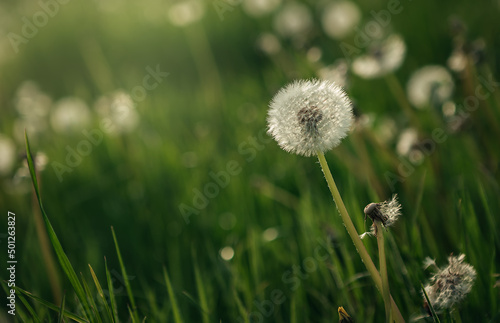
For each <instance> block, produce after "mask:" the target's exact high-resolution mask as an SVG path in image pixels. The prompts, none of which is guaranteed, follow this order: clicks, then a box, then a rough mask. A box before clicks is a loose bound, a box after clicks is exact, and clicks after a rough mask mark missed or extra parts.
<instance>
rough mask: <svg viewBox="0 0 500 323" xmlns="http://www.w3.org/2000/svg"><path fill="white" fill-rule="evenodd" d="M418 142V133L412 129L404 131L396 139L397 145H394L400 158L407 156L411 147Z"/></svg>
mask: <svg viewBox="0 0 500 323" xmlns="http://www.w3.org/2000/svg"><path fill="white" fill-rule="evenodd" d="M417 142H418V132H417V130H416V129H414V128H406V129H404V130H403V131H402V132H401V134H400V135H399V138H398V143H397V144H396V152H397V153H398V154H399V155H400V156H407V155H408V154H409V153H410V151H411V149H412V147H413V146H414V145H415V144H416V143H417Z"/></svg>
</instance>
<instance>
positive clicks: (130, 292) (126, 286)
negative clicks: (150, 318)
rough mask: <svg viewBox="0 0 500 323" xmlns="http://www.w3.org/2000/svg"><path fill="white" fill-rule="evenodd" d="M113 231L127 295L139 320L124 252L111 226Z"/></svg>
mask: <svg viewBox="0 0 500 323" xmlns="http://www.w3.org/2000/svg"><path fill="white" fill-rule="evenodd" d="M111 233H112V234H113V241H114V242H115V247H116V254H117V255H118V262H119V263H120V268H121V271H122V275H123V282H124V284H125V289H126V290H127V295H128V298H129V300H130V305H132V313H133V318H134V319H135V320H136V321H139V316H138V315H137V307H136V305H135V300H134V295H133V294H132V288H131V287H130V282H129V280H128V276H127V271H126V270H125V265H124V264H123V258H122V254H121V253H120V247H119V246H118V240H117V239H116V234H115V230H114V229H113V227H111Z"/></svg>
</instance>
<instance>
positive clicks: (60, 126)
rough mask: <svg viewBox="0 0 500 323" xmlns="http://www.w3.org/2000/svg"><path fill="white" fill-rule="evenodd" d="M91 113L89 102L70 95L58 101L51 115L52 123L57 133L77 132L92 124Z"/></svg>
mask: <svg viewBox="0 0 500 323" xmlns="http://www.w3.org/2000/svg"><path fill="white" fill-rule="evenodd" d="M90 121H91V113H90V110H89V108H88V106H87V104H86V103H85V102H84V101H83V100H81V99H79V98H75V97H68V98H64V99H61V100H59V101H58V102H57V103H56V106H55V108H54V111H52V114H51V116H50V124H51V125H52V128H53V129H54V130H55V131H56V132H57V133H69V132H76V131H80V130H82V129H84V128H85V127H86V126H88V125H89V124H90Z"/></svg>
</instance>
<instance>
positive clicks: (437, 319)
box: [420, 283, 441, 323]
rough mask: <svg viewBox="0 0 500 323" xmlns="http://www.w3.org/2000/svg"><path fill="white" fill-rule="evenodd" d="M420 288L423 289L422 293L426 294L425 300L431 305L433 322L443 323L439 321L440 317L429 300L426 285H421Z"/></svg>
mask: <svg viewBox="0 0 500 323" xmlns="http://www.w3.org/2000/svg"><path fill="white" fill-rule="evenodd" d="M420 286H421V287H422V292H423V293H424V296H425V300H426V301H427V305H429V309H430V310H431V313H432V320H433V321H434V323H441V321H439V317H438V316H437V314H436V311H434V307H433V306H432V304H431V301H430V300H429V296H427V293H426V291H425V288H424V285H423V284H422V283H420Z"/></svg>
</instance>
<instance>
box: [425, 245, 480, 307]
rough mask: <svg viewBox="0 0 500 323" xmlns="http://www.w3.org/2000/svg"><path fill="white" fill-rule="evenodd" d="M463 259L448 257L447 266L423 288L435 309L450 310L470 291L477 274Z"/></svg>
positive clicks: (462, 257)
mask: <svg viewBox="0 0 500 323" xmlns="http://www.w3.org/2000/svg"><path fill="white" fill-rule="evenodd" d="M464 259H465V255H464V254H460V255H459V256H453V255H451V256H450V257H448V266H446V267H444V268H441V269H440V270H439V271H438V272H437V273H436V274H435V275H434V276H432V277H431V279H430V282H429V284H427V285H426V286H425V292H426V293H427V296H428V297H429V300H430V302H431V304H432V306H433V307H434V308H435V309H438V310H440V309H451V308H453V307H454V306H455V305H457V304H458V303H460V302H461V301H462V300H463V299H464V298H465V297H466V296H467V294H468V293H469V292H470V291H471V289H472V286H473V285H474V281H475V279H476V276H477V273H476V270H475V269H474V267H473V266H471V265H469V264H468V263H465V262H464Z"/></svg>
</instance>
